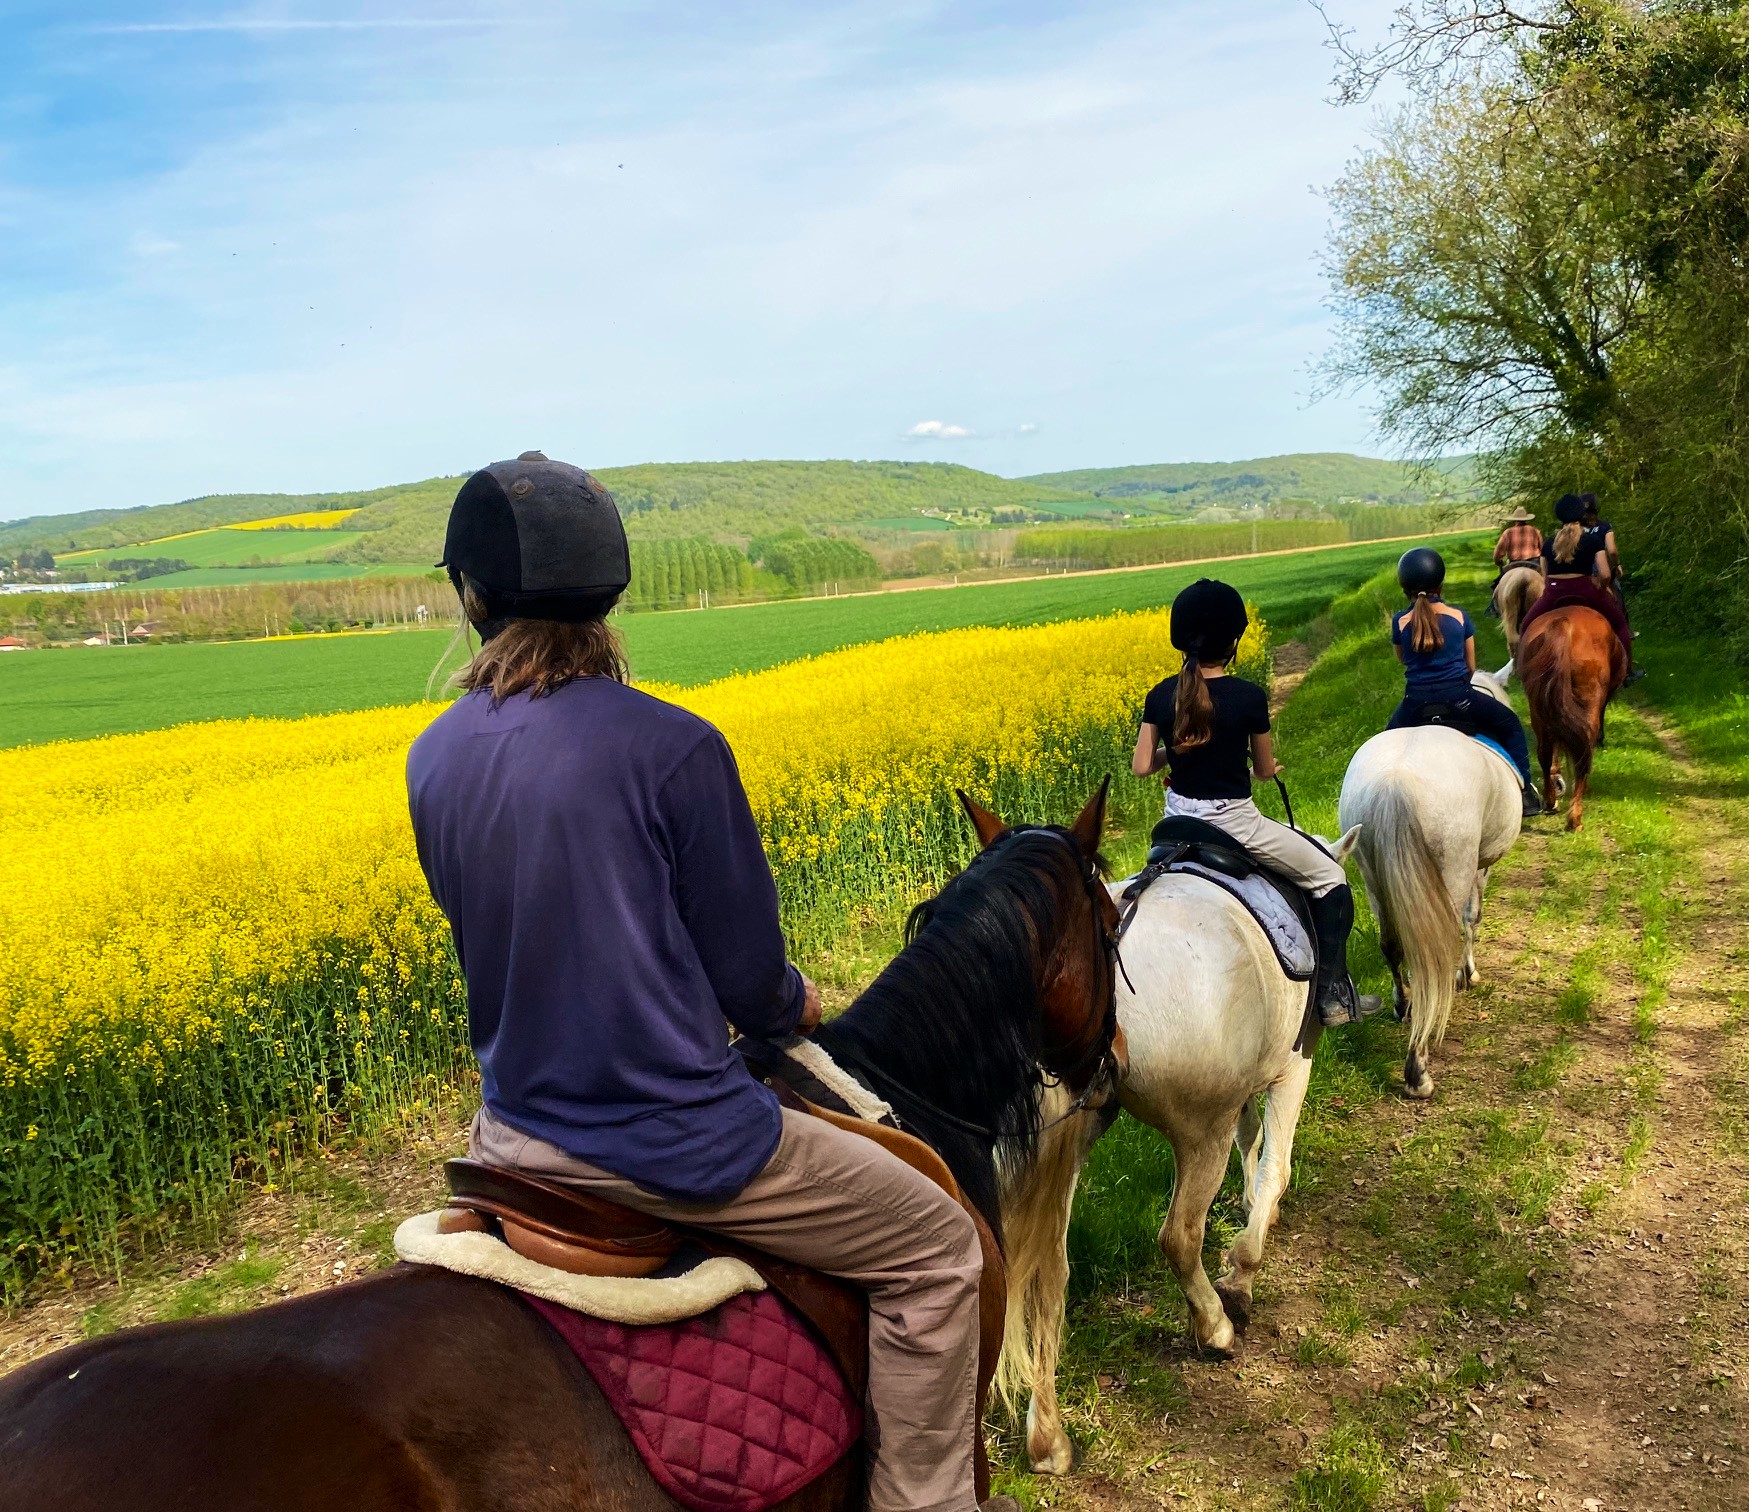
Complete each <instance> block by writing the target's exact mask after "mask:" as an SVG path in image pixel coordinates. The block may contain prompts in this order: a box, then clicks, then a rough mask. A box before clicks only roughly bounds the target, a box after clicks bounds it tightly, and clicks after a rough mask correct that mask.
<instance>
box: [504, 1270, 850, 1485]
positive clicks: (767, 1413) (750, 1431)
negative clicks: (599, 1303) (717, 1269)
mask: <svg viewBox="0 0 1749 1512" xmlns="http://www.w3.org/2000/svg"><path fill="white" fill-rule="evenodd" d="M522 1296H523V1300H524V1301H526V1302H527V1303H528V1305H529V1306H530V1307H532V1308H534V1310H535V1311H536V1312H538V1313H539V1314H540V1315H541V1316H542V1317H543V1318H545V1319H546V1320H547V1322H548V1323H550V1324H551V1325H552V1326H553V1329H554V1330H555V1331H556V1332H557V1333H558V1335H559V1337H560V1338H562V1339H563V1340H564V1341H565V1343H566V1344H568V1345H569V1346H570V1347H571V1349H572V1350H573V1351H574V1352H575V1353H576V1355H577V1358H578V1359H579V1360H581V1361H582V1362H583V1368H584V1369H585V1370H587V1371H588V1372H589V1374H590V1375H591V1376H592V1377H593V1378H594V1381H595V1384H596V1385H597V1386H599V1387H600V1388H601V1391H602V1394H603V1395H604V1396H605V1397H606V1398H607V1400H608V1401H609V1403H611V1404H612V1406H613V1410H614V1411H615V1412H616V1413H617V1414H618V1415H619V1420H620V1422H621V1423H623V1424H624V1425H625V1430H626V1432H627V1433H628V1434H630V1435H631V1440H632V1442H633V1443H634V1444H635V1445H636V1446H637V1450H638V1453H639V1454H640V1455H641V1456H642V1457H643V1461H644V1464H645V1466H646V1467H647V1468H648V1469H649V1472H650V1474H651V1475H652V1476H654V1477H655V1479H656V1482H657V1484H658V1485H660V1486H661V1487H662V1488H663V1490H665V1491H666V1492H667V1493H668V1494H669V1495H670V1496H672V1497H673V1498H674V1499H675V1500H676V1501H677V1502H680V1503H681V1504H682V1505H683V1506H687V1507H691V1508H693V1509H694V1512H766V1509H767V1508H768V1507H772V1506H775V1505H776V1504H777V1503H778V1502H780V1501H782V1500H783V1499H784V1498H785V1497H787V1496H791V1495H793V1494H794V1493H795V1492H797V1491H799V1490H800V1489H801V1488H802V1487H803V1486H805V1485H807V1484H808V1482H809V1481H811V1480H814V1479H815V1478H817V1477H818V1476H820V1475H822V1474H824V1473H825V1472H826V1471H827V1470H828V1469H830V1468H831V1467H832V1466H833V1465H834V1464H836V1463H837V1461H838V1460H839V1459H840V1458H841V1457H842V1456H843V1455H844V1454H845V1452H846V1451H848V1450H849V1448H850V1447H851V1445H853V1444H854V1443H856V1441H857V1440H858V1439H859V1438H860V1437H861V1435H862V1409H861V1405H860V1404H859V1403H857V1402H855V1401H853V1400H852V1399H851V1396H850V1391H849V1388H848V1387H847V1386H846V1385H845V1383H844V1377H843V1375H842V1374H841V1373H840V1372H839V1369H838V1366H837V1365H836V1363H835V1362H834V1361H833V1359H832V1357H831V1355H829V1354H828V1353H827V1352H826V1348H825V1346H824V1345H823V1344H821V1343H820V1341H819V1340H818V1339H817V1338H816V1337H815V1335H814V1332H813V1330H812V1329H811V1328H810V1327H809V1326H808V1325H807V1324H806V1323H805V1322H803V1321H802V1319H801V1318H799V1317H798V1316H797V1315H796V1314H795V1313H794V1312H792V1311H791V1310H790V1308H789V1306H788V1304H786V1303H785V1302H783V1301H782V1300H781V1299H780V1298H779V1297H778V1296H777V1294H776V1293H775V1292H770V1291H763V1292H748V1293H744V1294H743V1295H741V1296H739V1297H734V1298H731V1299H730V1300H729V1301H727V1302H725V1303H724V1304H723V1305H722V1306H721V1307H719V1308H716V1309H715V1310H714V1311H712V1312H708V1313H706V1314H705V1315H704V1316H703V1317H700V1318H689V1319H687V1320H686V1321H685V1322H682V1323H667V1324H658V1325H654V1326H650V1327H636V1328H634V1327H627V1326H626V1325H625V1324H623V1323H605V1322H603V1321H602V1320H601V1319H599V1318H591V1317H588V1316H586V1315H585V1314H583V1313H578V1312H572V1311H571V1310H570V1309H569V1308H564V1307H559V1306H557V1305H556V1304H554V1303H552V1302H548V1301H546V1300H544V1299H543V1298H540V1297H531V1296H529V1295H527V1293H523V1294H522Z"/></svg>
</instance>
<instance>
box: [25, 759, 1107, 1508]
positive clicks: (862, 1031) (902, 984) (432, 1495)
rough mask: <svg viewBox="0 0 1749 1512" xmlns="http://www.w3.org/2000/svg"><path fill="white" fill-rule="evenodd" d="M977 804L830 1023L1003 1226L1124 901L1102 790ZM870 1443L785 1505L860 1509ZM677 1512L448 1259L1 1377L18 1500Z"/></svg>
mask: <svg viewBox="0 0 1749 1512" xmlns="http://www.w3.org/2000/svg"><path fill="white" fill-rule="evenodd" d="M967 809H968V812H969V813H970V814H971V816H972V820H973V823H974V825H975V826H976V828H977V830H978V836H979V839H980V840H981V841H982V842H983V847H984V848H983V851H982V853H981V854H980V855H979V856H978V857H977V858H976V859H974V860H973V861H972V863H971V864H970V865H969V866H968V867H967V868H966V869H965V871H963V872H962V873H961V874H960V875H959V876H958V877H956V878H954V879H953V880H952V881H951V882H949V883H948V884H947V886H946V887H945V888H944V889H943V890H942V891H941V893H940V894H939V896H937V897H936V898H935V899H933V900H931V901H930V902H927V903H924V904H922V905H921V906H919V907H918V909H917V910H916V911H915V912H914V913H913V914H912V916H911V919H910V922H909V923H908V925H907V928H906V945H905V948H904V950H903V951H901V953H900V954H899V955H898V956H897V957H896V958H895V959H894V960H893V962H892V963H891V964H890V965H889V966H888V967H887V968H886V970H885V971H883V972H882V973H881V975H880V976H879V977H878V978H876V980H875V982H874V983H873V984H872V985H871V986H870V987H869V989H868V991H867V992H865V993H864V994H863V995H862V996H861V997H860V998H858V999H857V1001H856V1002H855V1003H854V1004H852V1005H851V1007H850V1008H848V1009H847V1010H845V1012H844V1013H843V1014H842V1015H840V1016H839V1018H837V1019H836V1020H835V1021H834V1022H833V1023H831V1024H829V1025H827V1026H825V1027H823V1028H822V1029H821V1030H820V1031H819V1033H818V1038H819V1040H820V1042H821V1043H822V1044H823V1045H824V1046H825V1047H826V1049H827V1050H828V1051H829V1052H830V1053H832V1054H833V1055H835V1056H841V1057H842V1060H843V1062H844V1063H847V1064H853V1065H855V1066H856V1067H857V1069H858V1070H859V1071H860V1072H861V1073H862V1074H863V1075H864V1076H865V1077H866V1078H867V1079H868V1080H869V1081H870V1082H871V1084H872V1085H873V1086H874V1087H875V1088H876V1090H877V1091H878V1092H879V1093H880V1094H881V1096H882V1097H884V1098H886V1099H887V1100H888V1101H889V1102H891V1103H892V1104H893V1105H894V1106H895V1107H897V1108H898V1109H899V1111H900V1114H901V1116H902V1117H904V1118H905V1121H906V1123H907V1125H908V1126H909V1127H910V1128H911V1130H912V1132H914V1133H916V1134H918V1135H919V1136H920V1137H922V1138H924V1139H926V1140H927V1141H928V1142H929V1143H930V1144H932V1145H934V1146H935V1147H936V1149H937V1150H939V1152H940V1153H941V1155H942V1156H943V1158H944V1159H945V1160H946V1162H947V1164H948V1166H949V1167H950V1169H951V1170H952V1171H953V1173H954V1175H955V1177H956V1178H957V1179H958V1180H959V1182H960V1184H961V1187H962V1189H963V1190H964V1191H965V1192H966V1194H967V1195H968V1197H969V1198H970V1199H971V1200H972V1201H973V1203H974V1204H975V1205H976V1206H977V1207H978V1208H979V1210H980V1211H981V1213H982V1214H983V1216H984V1217H985V1218H986V1219H987V1221H988V1222H989V1223H990V1225H991V1227H992V1229H993V1230H994V1229H996V1228H997V1225H998V1221H999V1213H998V1211H997V1200H996V1191H997V1187H996V1175H995V1161H996V1159H997V1156H998V1152H1000V1154H1001V1158H1002V1160H1003V1162H1004V1164H1005V1166H1006V1165H1007V1164H1008V1163H1009V1162H1014V1163H1016V1164H1019V1165H1021V1166H1022V1167H1024V1165H1025V1163H1026V1160H1027V1159H1028V1158H1029V1157H1030V1153H1031V1151H1032V1150H1033V1148H1034V1147H1035V1145H1036V1142H1037V1137H1038V1133H1039V1123H1040V1114H1039V1111H1038V1110H1039V1106H1040V1100H1041V1094H1042V1092H1043V1090H1044V1085H1045V1083H1044V1074H1045V1073H1047V1072H1050V1073H1055V1074H1056V1075H1057V1076H1058V1077H1060V1079H1061V1080H1062V1081H1063V1082H1065V1083H1067V1084H1068V1085H1070V1086H1078V1087H1080V1088H1081V1089H1082V1090H1083V1091H1085V1092H1087V1093H1089V1094H1091V1093H1093V1092H1094V1091H1096V1090H1097V1088H1098V1085H1099V1084H1100V1083H1101V1082H1103V1081H1106V1080H1107V1079H1109V1078H1113V1077H1114V1076H1115V1069H1116V1059H1117V1057H1118V1056H1119V1055H1120V1054H1121V1050H1120V1049H1119V1047H1118V1044H1117V1017H1116V1008H1115V975H1116V973H1115V965H1114V955H1113V952H1112V948H1111V944H1112V930H1113V929H1114V927H1115V925H1116V920H1117V911H1116V908H1115V907H1114V906H1113V905H1112V903H1111V901H1110V899H1109V897H1108V896H1107V894H1106V892H1105V889H1104V888H1103V887H1102V886H1101V885H1100V884H1099V875H1100V862H1099V855H1098V846H1099V836H1100V832H1101V829H1102V827H1103V823H1104V817H1105V788H1104V787H1103V786H1102V787H1101V788H1100V790H1099V792H1098V793H1097V794H1095V795H1094V797H1093V798H1092V799H1091V800H1090V801H1089V802H1088V804H1087V806H1086V808H1085V809H1083V811H1082V813H1081V815H1080V817H1079V818H1077V819H1076V821H1075V823H1074V824H1073V825H1072V826H1071V827H1069V828H1067V829H1058V828H1047V827H1043V826H1039V827H1028V828H1022V829H1009V828H1008V827H1007V826H1005V825H1004V824H1003V823H1002V821H1001V820H999V819H996V818H995V817H994V816H993V815H991V814H989V813H987V812H986V811H985V810H983V809H980V808H978V807H977V806H976V805H975V804H971V803H969V802H968V803H967ZM1041 1065H1042V1067H1043V1070H1042V1071H1041ZM995 1312H996V1316H997V1317H999V1316H1000V1313H1001V1304H1000V1301H998V1302H997V1305H996V1309H995ZM986 1342H987V1343H989V1342H992V1341H986ZM986 1352H987V1353H988V1351H986ZM989 1366H990V1367H991V1368H993V1366H994V1359H993V1358H992V1359H990V1361H989ZM984 1384H986V1385H987V1377H986V1381H985V1383H984ZM967 1452H968V1453H970V1452H972V1446H971V1445H968V1446H967ZM859 1458H860V1457H859V1456H857V1455H850V1456H847V1457H846V1459H845V1460H843V1461H841V1462H840V1463H839V1464H838V1465H837V1466H836V1467H834V1469H833V1470H831V1471H830V1472H828V1473H827V1474H826V1475H825V1476H824V1477H822V1478H821V1479H820V1480H818V1481H816V1482H814V1483H813V1484H812V1485H811V1486H808V1487H807V1488H805V1489H804V1490H802V1491H800V1492H798V1493H796V1494H795V1495H794V1496H792V1497H790V1498H789V1499H788V1500H787V1501H785V1502H784V1503H782V1504H781V1505H782V1507H783V1508H784V1509H785V1512H828V1509H850V1508H859V1507H861V1506H862V1505H863V1488H862V1480H861V1473H860V1467H859V1464H858V1461H859ZM675 1505H676V1504H675V1503H674V1502H673V1501H672V1500H670V1498H669V1497H668V1495H667V1494H666V1493H665V1492H664V1491H662V1490H661V1489H660V1488H659V1487H658V1486H657V1484H656V1483H655V1481H654V1480H652V1479H651V1477H650V1476H649V1474H648V1473H647V1472H646V1471H645V1469H644V1466H643V1463H642V1461H641V1460H640V1459H639V1458H638V1456H637V1454H636V1452H635V1451H634V1450H633V1447H632V1445H631V1442H630V1440H629V1439H628V1438H627V1437H626V1435H625V1433H624V1431H623V1430H622V1429H621V1427H620V1425H619V1421H618V1419H617V1418H616V1417H615V1416H614V1414H613V1411H612V1409H611V1408H610V1407H609V1406H608V1404H607V1401H606V1399H605V1398H604V1397H603V1396H602V1394H601V1392H600V1391H599V1390H598V1389H597V1387H596V1386H595V1383H594V1381H593V1380H592V1379H591V1378H590V1376H589V1375H588V1373H587V1372H586V1371H585V1370H584V1369H583V1367H582V1365H581V1364H580V1363H579V1362H578V1361H577V1359H576V1357H575V1356H574V1355H572V1354H571V1352H570V1351H569V1350H568V1349H567V1347H566V1346H565V1345H564V1344H563V1343H562V1342H561V1341H560V1339H559V1337H558V1335H557V1334H556V1333H555V1332H554V1331H553V1330H552V1329H551V1328H550V1327H548V1325H547V1324H546V1323H545V1322H543V1321H542V1320H541V1318H540V1317H539V1315H538V1314H536V1313H535V1312H534V1310H533V1309H532V1308H530V1307H529V1306H527V1305H526V1304H525V1303H524V1302H523V1301H522V1300H521V1299H520V1298H519V1297H518V1296H517V1295H516V1294H515V1293H514V1292H511V1291H508V1290H506V1289H504V1288H503V1287H500V1286H497V1285H494V1284H493V1283H491V1282H487V1281H480V1280H475V1279H472V1278H469V1277H464V1276H459V1275H454V1274H451V1273H449V1272H447V1271H438V1270H430V1269H426V1268H424V1267H420V1266H399V1267H396V1268H395V1269H393V1270H390V1271H387V1272H384V1273H383V1274H380V1275H377V1276H373V1277H370V1278H368V1279H366V1280H362V1281H358V1282H354V1283H351V1284H349V1285H345V1286H339V1287H336V1288H334V1289H333V1290H331V1291H325V1292H320V1293H317V1294H315V1295H312V1296H308V1297H300V1298H297V1299H295V1300H293V1301H289V1302H281V1303H277V1304H275V1305H273V1306H270V1307H264V1308H262V1309H260V1310H259V1311H257V1312H252V1313H244V1314H240V1315H237V1316H233V1317H221V1318H206V1319H201V1320H198V1321H194V1322H182V1323H165V1324H159V1325H156V1326H153V1327H149V1328H139V1329H130V1330H127V1331H124V1332H121V1333H117V1334H112V1335H110V1336H109V1337H107V1338H102V1339H96V1340H93V1341H91V1342H89V1343H84V1344H76V1345H74V1346H72V1347H71V1348H68V1349H63V1350H61V1351H59V1352H58V1353H56V1354H53V1355H49V1356H48V1357H46V1358H44V1359H42V1360H38V1361H37V1362H36V1363H34V1364H32V1365H28V1366H26V1367H25V1368H24V1369H23V1370H20V1371H18V1372H16V1373H15V1374H13V1375H11V1376H9V1377H7V1378H6V1379H5V1380H0V1507H4V1508H5V1509H6V1512H100V1509H101V1512H186V1509H189V1508H202V1507H210V1508H225V1509H227V1512H232V1509H235V1512H242V1509H249V1512H294V1509H296V1512H318V1509H319V1512H339V1509H342V1508H344V1509H346V1512H413V1509H418V1512H424V1509H431V1512H439V1509H442V1512H500V1509H502V1512H560V1509H564V1512H673V1509H674V1507H675Z"/></svg>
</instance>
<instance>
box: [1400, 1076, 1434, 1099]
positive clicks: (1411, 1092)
mask: <svg viewBox="0 0 1749 1512" xmlns="http://www.w3.org/2000/svg"><path fill="white" fill-rule="evenodd" d="M1403 1096H1405V1097H1407V1098H1408V1099H1409V1100H1410V1101H1412V1102H1426V1101H1427V1100H1428V1098H1430V1097H1432V1096H1433V1078H1432V1077H1431V1076H1424V1077H1422V1078H1421V1080H1420V1081H1414V1082H1404V1083H1403Z"/></svg>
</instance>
